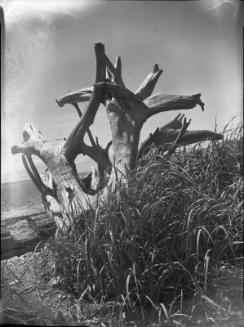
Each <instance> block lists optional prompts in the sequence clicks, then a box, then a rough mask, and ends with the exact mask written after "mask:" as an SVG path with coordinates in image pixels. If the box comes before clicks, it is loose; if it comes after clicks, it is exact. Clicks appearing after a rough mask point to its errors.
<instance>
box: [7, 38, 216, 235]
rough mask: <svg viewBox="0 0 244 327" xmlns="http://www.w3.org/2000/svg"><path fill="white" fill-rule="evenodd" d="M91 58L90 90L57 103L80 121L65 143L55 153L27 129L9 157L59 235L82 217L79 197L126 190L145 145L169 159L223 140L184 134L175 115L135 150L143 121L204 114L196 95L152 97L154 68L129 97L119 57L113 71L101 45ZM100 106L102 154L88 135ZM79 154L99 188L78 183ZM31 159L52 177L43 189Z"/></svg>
mask: <svg viewBox="0 0 244 327" xmlns="http://www.w3.org/2000/svg"><path fill="white" fill-rule="evenodd" d="M95 55H96V78H95V84H94V86H92V87H87V88H83V89H80V90H78V91H75V92H71V93H68V94H67V95H65V96H63V97H60V98H58V99H57V100H56V101H57V104H58V105H59V106H64V105H65V104H67V103H69V104H72V105H73V106H74V108H75V109H76V110H77V112H78V115H79V117H80V119H79V121H78V123H77V125H76V126H75V127H74V129H73V131H72V132H71V134H70V135H69V136H68V138H67V140H66V141H65V142H64V143H62V144H60V145H59V146H58V147H54V146H52V145H51V144H49V143H48V142H47V141H46V140H45V139H44V137H43V136H42V135H41V133H40V131H38V129H36V128H35V127H34V126H33V125H32V124H29V125H27V127H26V128H25V131H24V133H23V138H24V143H23V144H22V145H20V146H13V147H12V153H13V154H16V153H22V154H23V162H24V165H25V168H26V170H27V172H28V173H29V175H30V177H31V178H32V180H33V182H34V183H35V184H36V186H37V187H38V189H39V191H40V192H41V193H42V198H43V203H44V206H45V208H46V211H47V212H48V213H49V215H50V216H52V217H53V218H54V220H55V222H56V224H57V226H58V227H59V229H61V230H62V231H63V232H65V231H67V229H69V228H70V227H72V219H71V217H78V216H79V215H81V214H82V212H83V210H84V206H83V203H82V199H83V197H84V194H88V195H91V196H96V197H97V196H99V197H102V196H104V195H105V196H106V192H105V191H104V190H105V186H106V185H107V186H108V187H109V189H110V190H111V191H112V192H114V191H115V189H116V184H117V183H118V182H120V183H123V184H125V185H127V183H128V172H131V171H132V170H134V169H135V168H136V164H137V160H138V158H140V157H141V156H143V155H144V154H145V153H146V152H147V151H148V148H149V147H150V145H152V144H155V145H156V146H157V147H158V146H163V148H164V151H166V153H168V154H171V153H172V152H173V151H174V150H175V149H176V148H177V147H178V146H182V145H186V144H192V143H194V142H199V141H204V140H207V139H221V138H222V135H220V134H216V133H213V132H210V131H192V132H189V131H187V128H188V126H189V124H190V121H189V122H187V121H186V119H184V120H183V122H182V118H183V116H182V115H178V116H177V117H176V118H175V119H174V120H173V121H172V122H170V123H168V124H167V125H165V126H164V127H162V128H161V129H157V130H156V131H155V132H154V133H153V134H151V135H150V136H149V138H148V139H147V140H146V142H144V143H143V144H142V145H141V146H140V147H139V141H140V131H141V128H142V126H143V124H144V123H145V121H146V120H147V119H149V118H150V117H151V116H153V115H155V114H157V113H160V112H164V111H168V110H185V109H192V108H194V107H196V106H197V105H199V106H200V107H201V108H202V110H204V104H203V102H202V101H201V99H200V94H196V95H192V96H178V95H165V94H161V93H159V94H155V95H152V92H153V90H154V88H155V85H156V83H157V80H158V78H159V77H160V75H161V74H162V70H161V69H159V67H158V65H155V66H154V68H153V71H152V72H151V73H150V74H149V75H148V76H147V77H146V79H145V80H144V81H143V83H142V84H141V86H140V87H139V88H138V90H137V91H136V92H132V91H130V90H128V89H127V88H126V86H125V84H124V82H123V79H122V65H121V60H120V57H117V59H116V62H115V64H114V65H113V64H112V63H111V61H110V60H109V58H108V57H107V56H106V54H105V49H104V45H103V44H101V43H97V44H95ZM86 101H88V105H87V107H86V109H85V110H84V113H83V114H82V113H81V111H80V109H79V107H78V103H79V102H86ZM100 104H103V105H104V106H105V108H106V111H107V117H108V120H109V123H110V128H111V134H112V141H111V142H109V143H108V145H107V146H106V148H105V149H103V148H102V147H101V146H100V145H99V143H98V140H97V139H96V141H95V140H94V138H93V136H92V133H91V131H90V126H91V125H92V124H93V122H94V119H95V116H96V114H97V111H98V110H101V109H100V108H101V106H100ZM86 134H87V135H88V137H89V139H90V144H89V145H88V144H86V143H85V142H84V137H85V135H86ZM111 145H112V147H113V158H112V160H111V161H110V159H109V155H108V150H109V147H110V146H111ZM80 154H83V155H88V156H89V157H90V158H92V159H93V160H94V161H95V162H96V163H97V165H98V170H97V171H98V172H99V177H100V179H99V182H98V183H94V178H93V177H94V176H92V174H89V175H88V176H87V177H86V178H83V179H79V177H78V174H77V171H76V167H75V163H74V160H75V159H76V157H77V156H78V155H80ZM32 155H36V156H38V157H39V158H40V159H41V160H42V161H43V162H44V163H45V164H46V166H47V168H48V170H49V173H50V175H51V178H50V179H49V182H48V183H44V182H43V181H42V180H41V178H40V176H39V174H38V171H37V170H36V167H35V166H34V164H33V161H32V158H31V156H32ZM94 184H95V185H96V187H95V188H94V186H93V185H94ZM106 189H107V188H106Z"/></svg>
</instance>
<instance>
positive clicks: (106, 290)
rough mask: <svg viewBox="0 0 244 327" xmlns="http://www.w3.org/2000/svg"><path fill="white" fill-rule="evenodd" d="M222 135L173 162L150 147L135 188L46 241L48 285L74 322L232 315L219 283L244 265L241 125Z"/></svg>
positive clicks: (173, 322) (172, 321)
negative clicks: (68, 306) (67, 303)
mask: <svg viewBox="0 0 244 327" xmlns="http://www.w3.org/2000/svg"><path fill="white" fill-rule="evenodd" d="M224 136H225V137H224V140H222V141H218V142H214V141H213V142H209V143H208V145H207V146H203V145H202V144H197V145H195V146H192V147H189V148H181V149H180V150H178V151H176V153H175V154H173V155H172V156H171V157H167V156H163V155H162V154H161V153H160V151H158V150H157V149H152V151H151V152H150V155H149V156H148V157H147V159H146V161H145V160H144V161H143V162H141V164H140V163H139V165H138V168H137V170H136V171H135V172H134V173H132V174H131V177H130V183H129V184H130V185H131V187H129V188H125V187H123V186H121V185H118V188H119V193H120V196H119V197H118V196H117V195H116V194H112V193H111V194H109V197H108V199H107V200H106V203H105V204H103V205H100V206H98V207H97V208H96V209H94V208H92V207H91V208H90V210H89V211H87V212H86V213H84V216H83V217H82V219H81V221H80V224H77V223H76V225H75V228H74V229H73V230H72V231H71V232H70V234H69V235H68V236H65V237H64V236H62V237H61V236H60V237H57V238H53V239H50V240H49V241H48V242H47V243H46V245H45V251H48V256H47V259H45V260H46V262H48V261H49V262H50V260H51V261H52V262H53V265H52V267H51V268H48V269H47V270H48V272H49V278H50V279H51V278H53V279H56V281H57V282H56V283H55V288H58V289H60V290H62V291H63V292H64V293H65V294H69V296H71V297H72V299H73V302H72V306H73V308H75V311H74V314H73V317H74V322H75V321H76V322H77V323H80V324H81V323H86V322H87V324H88V325H89V322H90V323H94V321H95V320H94V319H98V320H99V319H101V320H99V321H104V323H105V322H106V323H107V324H108V326H110V325H111V326H130V322H131V326H137V324H138V326H141V325H142V323H143V324H144V325H145V326H161V325H162V324H164V325H165V326H185V324H190V323H191V321H195V322H196V321H197V320H196V319H197V317H196V313H197V314H199V312H200V311H201V312H202V315H203V316H204V317H205V320H206V319H207V320H208V322H210V323H211V321H212V320H211V319H213V320H214V319H215V318H216V317H217V318H216V319H220V317H227V316H228V312H227V311H228V308H227V306H225V303H224V302H223V303H222V304H221V305H220V304H219V302H218V301H217V299H216V298H215V297H214V291H213V288H214V286H213V285H214V284H213V281H214V280H215V279H216V278H218V276H220V272H221V269H220V267H223V266H228V265H234V266H236V265H238V264H239V263H240V262H242V260H243V237H242V231H243V161H242V147H243V135H242V127H238V128H235V129H233V130H231V131H227V127H226V128H225V130H224ZM43 251H44V250H43ZM45 260H44V262H45ZM189 301H190V302H191V305H189ZM186 304H187V305H186ZM196 308H197V309H196ZM213 312H214V314H213ZM94 317H95V318H94ZM213 317H215V318H213ZM92 319H93V320H92ZM194 319H195V320H194ZM226 319H227V318H226ZM132 322H133V323H132ZM212 323H213V321H212ZM223 323H224V322H223ZM133 324H134V325H133ZM153 324H154V325H153ZM106 326H107V325H106ZM223 326H224V324H223ZM226 326H227V325H226ZM228 326H232V325H228Z"/></svg>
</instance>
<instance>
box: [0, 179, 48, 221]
mask: <svg viewBox="0 0 244 327" xmlns="http://www.w3.org/2000/svg"><path fill="white" fill-rule="evenodd" d="M42 211H44V210H43V204H42V201H41V195H40V193H39V191H38V190H37V188H36V187H35V185H34V184H33V182H32V181H31V180H22V181H16V182H6V183H1V218H9V217H14V216H15V217H17V216H22V215H26V214H33V213H37V212H42Z"/></svg>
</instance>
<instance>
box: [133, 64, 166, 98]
mask: <svg viewBox="0 0 244 327" xmlns="http://www.w3.org/2000/svg"><path fill="white" fill-rule="evenodd" d="M162 72H163V70H162V69H159V67H158V65H157V64H156V65H154V67H153V71H152V72H151V73H150V74H149V75H148V76H147V77H146V78H145V80H144V81H143V82H142V84H141V85H140V87H139V88H138V90H137V91H136V92H135V94H136V95H137V96H138V97H139V98H140V99H141V100H145V99H146V98H148V97H149V96H150V95H151V94H152V93H153V90H154V88H155V86H156V83H157V81H158V79H159V77H160V76H161V74H162Z"/></svg>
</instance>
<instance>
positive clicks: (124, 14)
mask: <svg viewBox="0 0 244 327" xmlns="http://www.w3.org/2000/svg"><path fill="white" fill-rule="evenodd" d="M0 5H1V6H2V7H3V11H4V18H5V42H4V62H3V69H4V75H3V81H4V83H3V85H4V87H3V93H2V119H1V127H2V129H1V130H2V132H1V158H2V160H1V181H2V182H6V181H14V180H21V179H28V175H27V173H26V172H25V170H24V168H23V165H22V161H21V156H20V155H15V156H13V155H12V154H11V146H12V145H14V144H19V143H21V142H22V132H23V130H24V126H25V124H26V123H28V122H32V123H34V124H35V125H36V126H38V127H39V129H40V130H41V132H42V134H43V135H44V136H45V137H46V139H47V140H56V139H62V138H64V137H67V136H68V135H69V133H70V132H71V131H72V129H73V127H74V126H75V124H76V123H77V119H78V116H77V114H76V112H75V111H74V109H73V108H72V106H70V105H66V106H64V107H62V108H59V107H58V106H57V104H56V102H55V99H56V98H57V97H58V96H61V95H64V94H66V93H67V92H68V91H72V90H77V89H80V88H82V87H86V86H90V85H92V84H93V83H94V80H95V56H94V49H93V47H94V43H96V42H102V43H104V44H105V49H106V53H107V55H108V56H109V57H110V59H111V60H112V61H114V60H115V58H116V56H118V55H120V56H121V59H122V67H123V79H124V82H125V84H126V87H127V88H129V89H130V90H132V91H135V90H136V89H137V88H138V86H139V85H140V84H141V82H142V81H143V79H144V78H145V77H146V75H147V74H148V73H149V72H151V70H152V67H153V65H154V64H155V63H158V64H159V67H160V68H162V69H163V74H162V76H161V77H160V80H159V81H158V84H157V87H156V89H155V93H159V92H162V93H168V94H178V95H191V94H196V93H199V92H201V93H202V100H203V102H204V103H205V104H206V105H205V111H204V112H202V111H201V109H200V107H196V108H194V109H192V110H185V111H184V110H182V111H177V112H176V111H175V112H174V111H170V112H167V113H160V114H158V115H156V116H154V117H152V118H151V119H150V120H148V122H147V123H146V124H145V126H144V127H143V129H142V132H141V140H143V139H145V138H146V137H147V136H148V134H149V133H150V132H153V131H154V130H155V128H157V127H161V126H162V125H164V124H165V123H167V122H168V121H170V120H171V119H173V118H174V117H175V116H176V115H177V114H178V113H180V112H181V113H185V114H186V117H187V118H191V119H192V122H191V125H190V128H189V129H209V130H214V128H215V123H216V122H217V129H218V131H219V132H221V131H222V130H223V128H224V126H225V125H226V124H227V123H228V122H229V121H230V120H231V118H232V117H234V116H237V117H236V118H235V120H234V123H237V122H238V121H241V119H242V98H243V94H242V87H243V81H242V71H243V68H242V46H243V45H242V26H243V23H244V10H243V9H244V5H243V3H241V1H238V0H222V1H221V0H211V1H208V0H204V1H201V0H200V1H98V0H97V1H95V0H93V1H92V0H90V1H85V0H84V1H83V0H79V1H78V0H77V1H74V0H67V1H63V0H57V1H54V0H52V1H51V0H48V1H45V0H42V1H39V0H12V1H11V0H7V1H0ZM80 107H81V109H82V108H84V104H81V106H80ZM92 131H93V133H94V135H96V136H98V138H99V140H100V143H101V144H102V145H106V143H107V142H108V141H109V140H110V130H109V124H108V121H107V118H106V112H105V109H102V108H101V110H99V112H98V115H97V117H96V120H95V123H94V125H93V127H92ZM78 161H79V163H78V165H79V169H80V170H83V171H87V170H89V168H90V166H91V165H94V166H95V164H94V163H93V162H92V161H91V160H90V159H89V158H87V157H84V156H80V157H79V160H78ZM37 164H38V165H39V164H40V163H39V162H38V161H37Z"/></svg>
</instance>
